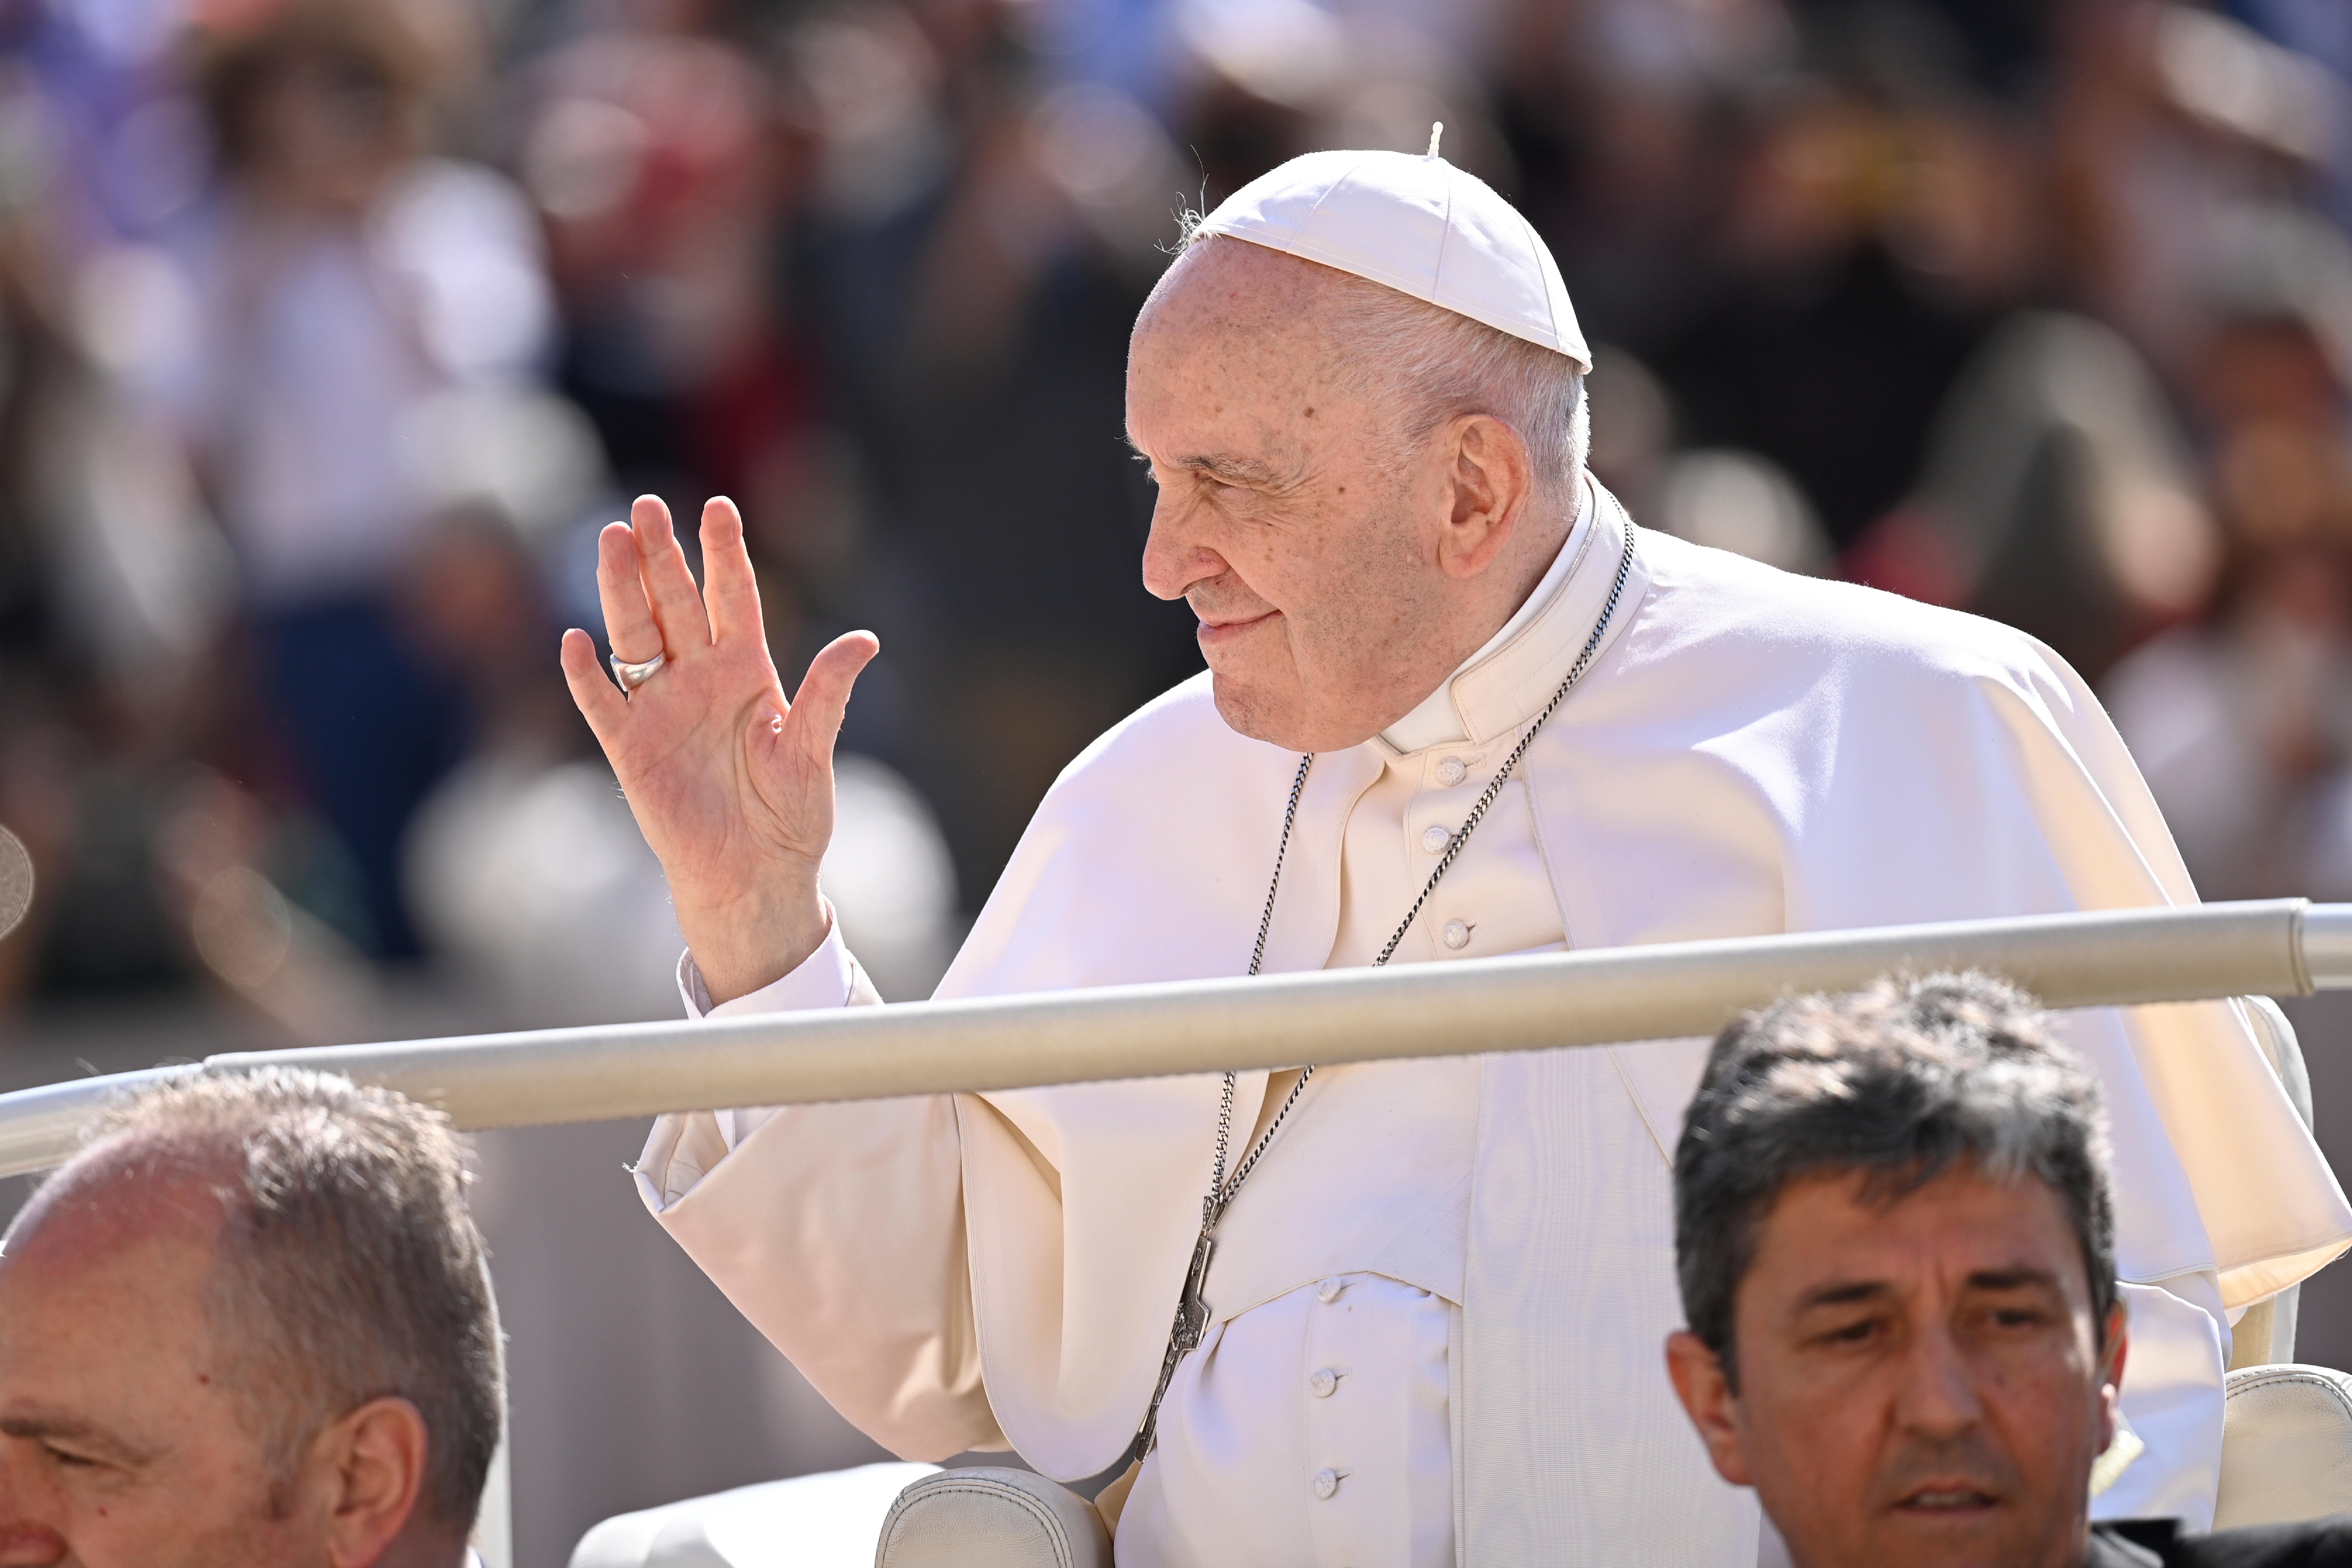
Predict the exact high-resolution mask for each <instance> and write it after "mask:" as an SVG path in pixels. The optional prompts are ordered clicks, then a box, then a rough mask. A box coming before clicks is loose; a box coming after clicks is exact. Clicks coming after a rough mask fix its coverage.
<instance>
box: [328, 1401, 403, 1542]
mask: <svg viewBox="0 0 2352 1568" xmlns="http://www.w3.org/2000/svg"><path fill="white" fill-rule="evenodd" d="M430 1451H431V1441H430V1437H429V1436H428V1435H427V1433H426V1432H425V1417H424V1416H423V1415H421V1414H419V1413H418V1411H417V1408H416V1406H415V1405H411V1404H410V1403H409V1402H408V1401H406V1400H405V1399H396V1398H385V1399H371V1400H369V1401H368V1402H367V1403H366V1404H365V1405H361V1406H360V1407H359V1408H358V1409H356V1410H354V1411H352V1413H351V1414H350V1415H345V1416H344V1417H342V1419H341V1420H339V1421H335V1422H331V1423H330V1424H329V1425H328V1426H327V1428H326V1429H325V1430H324V1431H322V1432H321V1433H320V1434H319V1446H318V1447H317V1449H316V1450H314V1458H315V1459H316V1460H317V1461H318V1462H319V1464H320V1468H321V1469H323V1470H325V1471H326V1472H327V1486H328V1493H327V1495H328V1504H329V1506H328V1515H327V1548H328V1550H327V1561H328V1562H329V1563H331V1564H332V1565H333V1568H367V1565H368V1564H370V1563H374V1562H376V1561H377V1560H378V1559H379V1558H381V1557H383V1554H384V1552H385V1551H386V1549H387V1548H389V1547H390V1546H391V1545H392V1543H393V1542H394V1541H396V1540H398V1539H399V1537H400V1534H401V1532H402V1531H404V1530H405V1529H407V1527H408V1524H409V1521H410V1519H411V1517H412V1516H413V1515H414V1514H415V1511H416V1500H417V1498H418V1497H419V1495H420V1494H422V1492H423V1491H424V1489H425V1459H426V1456H427V1455H428V1453H429V1452H430Z"/></svg>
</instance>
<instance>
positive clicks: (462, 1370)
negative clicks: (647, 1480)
mask: <svg viewBox="0 0 2352 1568" xmlns="http://www.w3.org/2000/svg"><path fill="white" fill-rule="evenodd" d="M465 1180H466V1177H465V1170H464V1166H463V1164H462V1163H461V1161H460V1156H459V1148H458V1143H457V1138H456V1136H455V1134H454V1133H452V1132H451V1131H450V1130H449V1127H448V1124H447V1122H446V1121H445V1120H443V1119H442V1118H440V1117H439V1116H437V1115H436V1114H435V1113H434V1112H432V1111H430V1110H426V1109H425V1108H424V1107H422V1106H418V1105H415V1104H413V1103H412V1102H410V1101H408V1100H403V1099H401V1098H400V1097H399V1096H397V1095H394V1094H392V1093H390V1092H388V1091H384V1090H380V1089H357V1088H354V1087H353V1086H352V1084H351V1083H350V1082H349V1081H348V1080H346V1079H340V1078H334V1077H331V1076H326V1075H321V1074H317V1073H310V1072H298V1071H288V1070H283V1069H272V1070H269V1071H267V1072H264V1073H259V1074H256V1075H253V1076H250V1077H235V1078H232V1077H212V1076H204V1075H191V1076H188V1077H184V1078H180V1079H172V1080H167V1081H166V1082H164V1083H163V1085H161V1086H160V1087H157V1088H154V1089H148V1090H146V1091H145V1092H143V1093H142V1094H140V1095H138V1096H136V1097H134V1098H132V1099H131V1100H127V1101H126V1102H124V1103H122V1104H121V1105H119V1106H117V1107H116V1108H115V1109H114V1110H112V1111H110V1113H109V1114H108V1115H107V1116H106V1117H105V1118H104V1119H103V1120H102V1121H100V1123H99V1124H98V1125H97V1126H96V1127H95V1128H94V1129H93V1130H92V1133H91V1136H90V1139H89V1142H87V1143H86V1144H85V1146H84V1147H83V1149H82V1151H81V1152H80V1153H79V1154H78V1155H77V1156H76V1157H75V1158H74V1159H73V1160H72V1161H71V1162H70V1163H68V1164H67V1165H66V1166H65V1167H64V1168H63V1169H62V1170H60V1171H59V1172H58V1173H57V1174H56V1175H55V1176H54V1177H52V1178H51V1179H50V1180H49V1181H48V1182H47V1184H45V1185H43V1186H42V1188H41V1189H40V1191H39V1192H37V1194H35V1195H34V1197H33V1199H32V1201H31V1202H30V1203H29V1204H27V1205H26V1207H25V1209H24V1211H23V1212H22V1213H21V1214H19V1215H17V1217H16V1222H15V1224H14V1225H12V1226H10V1227H9V1230H8V1234H7V1237H6V1239H5V1242H4V1243H0V1568H23V1565H31V1564H41V1565H44V1568H46V1565H47V1564H53V1563H73V1564H77V1565H80V1568H210V1565H214V1564H223V1565H226V1564H236V1565H238V1568H280V1565H283V1568H457V1564H460V1563H465V1562H466V1561H467V1557H468V1555H469V1551H468V1547H467V1538H468V1536H469V1535H470V1533H471V1531H472V1528H473V1523H474V1513H475V1509H476V1507H477V1505H478V1502H479V1500H480V1498H481V1492H482V1485H483V1480H484V1478H485V1476H486V1475H487V1474H488V1468H489V1464H490V1458H491V1455H492V1453H493V1452H494V1450H495V1449H496V1448H497V1447H498V1441H499V1425H500V1421H501V1419H502V1412H503V1409H504V1405H503V1392H502V1389H503V1375H504V1374H503V1363H502V1352H501V1350H500V1346H499V1333H498V1323H497V1319H496V1315H495V1312H494V1309H493V1306H492V1302H491V1297H490V1288H489V1281H488V1275H487V1274H486V1272H485V1271H484V1267H483V1264H484V1254H483V1249H482V1241H481V1237H480V1235H479V1234H478V1232H477V1231H476V1230H475V1228H474V1225H473V1221H472V1220H471V1218H470V1217H468V1215H467V1211H466V1205H465Z"/></svg>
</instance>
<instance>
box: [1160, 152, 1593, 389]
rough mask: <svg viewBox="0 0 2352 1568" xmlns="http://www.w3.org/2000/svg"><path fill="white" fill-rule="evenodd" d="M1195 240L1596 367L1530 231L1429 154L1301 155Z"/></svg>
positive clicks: (1255, 183)
mask: <svg viewBox="0 0 2352 1568" xmlns="http://www.w3.org/2000/svg"><path fill="white" fill-rule="evenodd" d="M1199 232H1200V233H1202V234H1223V235H1230V236H1232V237H1234V238H1235V239H1245V240H1248V241H1249V242H1250V243H1251V244H1253V245H1263V246H1265V247H1267V248H1268V249H1271V250H1279V251H1283V252H1286V254H1288V255H1291V256H1297V257H1300V258H1304V259H1306V260H1308V261H1319V262H1321V263H1322V264H1323V265H1324V266H1326V267H1336V268H1339V270H1340V271H1342V272H1352V273H1354V274H1355V275H1356V276H1357V277H1359V278H1368V279H1371V280H1372V281H1373V282H1375V283H1380V284H1385V285H1386V286H1387V287H1389V288H1391V289H1397V290H1399V291H1400V292H1402V293H1406V294H1410V295H1412V297H1413V298H1414V299H1416V300H1428V301H1429V302H1430V303H1431V304H1433V305H1436V306H1439V307H1441V308H1443V309H1444V310H1452V311H1454V312H1455V313H1456V314H1458V315H1464V316H1467V317H1469V318H1470V319H1471V320H1472V321H1484V322H1485V323H1486V325H1488V326H1490V327H1493V328H1495V329H1496V331H1505V332H1508V333H1510V334H1511V335H1512V336H1513V337H1517V338H1525V339H1526V340H1527V341H1528V342H1531V343H1541V344H1542V345H1543V346H1544V347H1545V348H1548V349H1557V350H1559V352H1560V353H1564V354H1566V355H1567V356H1568V357H1569V358H1570V360H1571V361H1573V362H1574V363H1575V365H1576V368H1577V370H1578V372H1579V373H1580V374H1582V373H1584V372H1588V371H1590V370H1591V368H1592V354H1591V350H1589V349H1587V348H1586V347H1585V344H1584V331H1583V329H1581V328H1580V327H1579V326H1578V325H1577V324H1576V308H1575V307H1574V306H1572V305H1570V303H1569V302H1568V288H1567V286H1566V285H1565V284H1563V283H1562V282H1561V281H1560V280H1559V267H1558V266H1557V265H1556V264H1555V263H1554V262H1553V260H1552V258H1551V252H1550V251H1549V249H1547V248H1546V247H1545V246H1544V242H1543V241H1542V240H1541V239H1540V238H1538V237H1537V235H1536V231H1535V229H1534V227H1533V226H1530V225H1529V224H1528V220H1527V219H1526V218H1524V217H1522V216H1519V212H1518V209H1517V207H1514V206H1513V205H1511V204H1510V203H1508V202H1507V201H1505V200H1504V199H1503V198H1502V197H1501V196H1499V195H1496V194H1495V189H1494V187H1493V186H1491V185H1489V184H1486V181H1484V180H1482V179H1480V178H1478V177H1477V176H1476V175H1475V174H1465V173H1464V172H1463V171H1461V170H1460V169H1457V168H1455V167H1454V165H1453V164H1451V163H1447V162H1446V161H1445V160H1444V158H1441V157H1439V156H1437V155H1436V154H1435V153H1430V154H1429V155H1428V156H1425V157H1422V156H1416V155H1414V154H1412V153H1306V154H1305V155H1303V156H1301V157H1297V158H1293V159H1292V160H1291V161H1290V162H1289V163H1285V164H1283V165H1282V166H1281V167H1280V168H1278V169H1274V170H1270V171H1268V172H1267V173H1265V174H1260V175H1259V176H1258V177H1257V178H1256V179H1255V180H1252V181H1251V182H1250V183H1249V184H1246V185H1244V186H1243V187H1242V188H1241V189H1240V190H1238V191H1235V192H1234V194H1233V195H1230V196H1228V197H1226V198H1225V199H1224V200H1223V202H1220V203H1219V204H1218V205H1217V210H1216V211H1214V212H1213V213H1211V214H1210V215H1209V216H1207V217H1205V218H1203V219H1202V220H1201V226H1200V230H1199Z"/></svg>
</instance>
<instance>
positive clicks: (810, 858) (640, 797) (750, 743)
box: [562, 496, 881, 1002]
mask: <svg viewBox="0 0 2352 1568" xmlns="http://www.w3.org/2000/svg"><path fill="white" fill-rule="evenodd" d="M702 572H703V578H704V584H705V585H704V587H703V588H701V589H698V588H696V586H695V584H694V574H693V573H692V572H691V571H689V570H688V567H687V563H686V552H684V551H682V550H680V549H679V548H678V543H677V535H676V534H675V533H674V532H673V531H672V530H671V527H670V518H669V509H668V508H667V507H666V506H664V505H663V504H662V503H661V501H660V500H658V499H657V498H656V497H653V496H640V497H638V498H637V502H636V504H635V506H634V507H632V508H630V510H629V521H628V522H626V523H619V522H616V523H614V524H612V525H611V526H609V527H607V528H606V529H605V530H604V533H603V534H602V535H601V536H599V537H598V539H597V541H596V589H597V593H598V595H599V596H600V597H601V598H602V599H603V601H604V630H605V634H606V637H607V640H608V641H609V642H610V643H611V645H612V648H613V652H614V656H615V657H616V658H621V659H623V660H625V661H627V662H630V663H642V662H644V661H646V660H647V659H650V658H653V657H654V656H655V655H656V653H659V654H660V655H661V656H662V658H663V664H662V667H661V668H659V669H657V670H656V671H655V672H654V674H653V675H652V676H651V677H649V678H648V679H646V682H645V684H643V685H642V686H639V687H638V688H637V689H635V691H634V692H631V693H630V694H628V695H627V696H623V694H622V693H621V692H620V691H619V690H618V689H616V688H615V687H614V684H613V682H612V681H611V680H610V679H607V678H606V676H605V674H604V668H602V667H601V666H600V665H599V664H598V663H597V661H596V645H595V642H594V640H593V638H591V637H589V636H588V634H587V633H586V632H583V631H581V630H578V629H576V628H575V629H573V630H572V631H568V632H565V633H564V634H563V652H562V659H563V678H564V679H565V680H566V681H567V682H568V683H569V684H570V685H571V688H572V700H573V701H574V702H577V703H578V704H579V705H580V711H581V712H582V713H583V715H585V716H586V718H587V720H588V727H589V728H590V729H591V730H593V731H595V734H596V739H597V741H598V742H600V743H601V744H602V745H603V746H604V755H605V756H606V757H607V758H609V759H610V760H611V762H612V764H613V771H614V773H617V774H618V775H619V776H620V780H621V788H622V790H623V791H624V792H625V794H626V795H627V796H628V801H629V809H630V810H631V811H632V812H634V813H635V815H636V819H637V826H638V828H639V829H640V830H641V831H642V832H643V833H644V834H645V836H646V843H648V844H650V845H652V846H653V849H654V853H655V854H656V855H657V856H659V857H660V858H661V863H662V869H663V870H664V871H665V872H667V874H668V876H669V889H670V897H671V899H672V900H674V901H675V903H676V904H677V921H678V925H679V927H680V928H681V929H682V930H684V931H685V932H686V941H687V945H688V948H690V949H691V950H692V952H693V953H694V961H695V964H696V966H697V967H698V968H699V969H700V970H701V971H702V978H703V984H705V985H706V986H708V987H709V992H710V999H711V1000H712V1001H713V1002H724V1001H728V1000H730V999H731V998H733V997H737V996H741V995H744V994H748V993H750V992H752V991H756V990H758V989H760V987H761V986H763V985H766V984H770V983H771V982H773V981H775V980H779V979H781V978H782V977H783V976H784V975H785V974H788V973H791V972H792V971H793V970H794V969H796V968H798V967H799V966H800V963H801V961H802V960H803V959H805V958H806V957H808V955H809V954H810V953H812V952H815V951H816V949H817V947H818V945H819V944H820V943H822V942H824V936H825V911H824V902H823V900H821V899H820V898H819V897H818V895H817V867H818V864H819V863H820V862H821V861H823V860H824V850H825V846H826V845H827V844H829V843H830V842H832V839H833V742H834V737H835V735H836V734H838V733H839V732H840V731H841V716H842V712H843V710H845V709H846V708H847V707H848V705H849V689H850V687H851V686H852V685H853V684H854V683H855V682H856V679H857V673H858V671H860V670H862V669H864V668H866V660H868V659H870V658H873V657H874V655H875V653H876V652H877V650H878V649H879V648H880V647H881V645H880V643H878V642H877V641H876V639H875V637H874V636H873V634H872V633H870V632H851V633H849V634H847V635H846V636H845V637H836V638H835V639H834V640H833V641H832V642H831V643H830V644H828V645H827V646H826V647H825V649H824V652H822V653H820V654H818V655H817V656H816V661H815V662H814V663H813V664H811V665H810V666H809V671H808V674H807V675H806V676H805V677H803V679H802V681H801V689H800V691H799V693H798V694H797V695H796V696H795V697H794V698H793V700H791V701H789V702H787V701H786V700H784V689H783V687H782V684H781V683H780V682H779V681H778V680H777V679H776V667H775V663H774V661H773V660H772V659H771V658H769V657H768V639H767V633H766V631H765V629H764V628H763V627H762V626H761V619H760V592H759V584H758V583H757V581H756V580H755V578H754V575H753V574H752V571H751V554H750V553H749V552H747V551H746V550H745V549H744V547H743V520H742V518H741V516H740V514H739V513H738V512H737V511H736V510H735V504H734V503H733V502H732V501H730V500H723V499H721V500H712V501H710V502H709V504H707V505H706V506H704V507H703V509H702Z"/></svg>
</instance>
